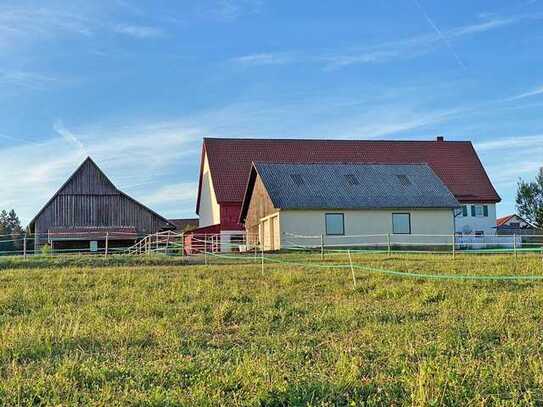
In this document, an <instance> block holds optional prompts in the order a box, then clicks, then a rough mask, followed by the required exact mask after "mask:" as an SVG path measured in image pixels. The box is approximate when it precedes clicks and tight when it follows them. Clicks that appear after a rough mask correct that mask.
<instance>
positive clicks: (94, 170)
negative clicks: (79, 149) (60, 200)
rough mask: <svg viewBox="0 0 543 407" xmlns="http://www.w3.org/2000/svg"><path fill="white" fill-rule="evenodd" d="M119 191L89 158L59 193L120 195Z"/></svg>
mask: <svg viewBox="0 0 543 407" xmlns="http://www.w3.org/2000/svg"><path fill="white" fill-rule="evenodd" d="M118 194H119V191H118V190H117V188H115V186H114V185H113V183H112V182H111V181H110V180H109V179H108V178H107V177H106V175H105V174H104V173H103V172H102V170H100V168H98V166H97V165H96V164H95V163H94V162H93V161H92V160H90V159H87V160H85V161H84V162H83V164H82V165H81V166H80V167H79V168H78V169H77V170H76V172H75V173H74V174H73V175H72V176H71V177H70V178H69V180H68V182H67V183H66V184H64V186H63V187H62V188H61V189H60V191H59V192H58V195H118Z"/></svg>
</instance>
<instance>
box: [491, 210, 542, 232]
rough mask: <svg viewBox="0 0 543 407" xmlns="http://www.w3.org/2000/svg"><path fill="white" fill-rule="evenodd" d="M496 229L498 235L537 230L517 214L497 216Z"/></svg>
mask: <svg viewBox="0 0 543 407" xmlns="http://www.w3.org/2000/svg"><path fill="white" fill-rule="evenodd" d="M496 229H497V232H498V234H499V235H513V234H519V235H520V234H530V233H535V232H536V231H537V229H536V228H535V227H534V226H533V225H532V224H530V223H529V222H528V221H526V220H525V219H523V218H521V217H520V216H519V215H517V214H513V215H508V216H504V217H502V218H498V219H497V220H496Z"/></svg>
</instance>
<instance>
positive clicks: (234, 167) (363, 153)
mask: <svg viewBox="0 0 543 407" xmlns="http://www.w3.org/2000/svg"><path fill="white" fill-rule="evenodd" d="M204 153H207V157H208V159H209V166H210V169H211V177H212V180H213V186H214V188H215V193H216V196H217V201H218V202H219V203H226V202H231V203H239V202H241V201H242V200H243V194H244V192H245V186H246V182H247V179H248V176H249V172H250V170H251V165H252V162H256V161H258V162H277V163H315V162H329V163H337V162H344V163H372V164H420V163H427V164H428V165H429V166H430V167H431V168H432V169H433V170H434V172H435V173H436V174H437V175H438V176H439V177H440V178H441V180H442V181H443V183H444V184H445V185H446V186H447V187H448V188H449V190H450V191H451V192H452V193H453V194H454V195H455V197H456V198H457V199H458V200H459V201H460V202H488V203H493V202H499V201H501V198H500V197H499V195H498V193H497V192H496V190H495V189H494V187H493V186H492V183H491V182H490V179H489V178H488V175H487V174H486V171H485V169H484V168H483V165H482V164H481V161H480V160H479V157H478V156H477V153H476V152H475V149H474V148H473V145H472V144H471V142H469V141H442V140H438V141H375V140H370V141H359V140H302V139H229V138H224V139H220V138H205V139H204V144H203V148H202V158H203V157H204ZM202 166H203V162H202ZM201 177H202V174H201V171H200V186H199V188H201V181H202V179H201ZM199 206H200V191H199V193H198V202H197V207H196V211H197V212H199Z"/></svg>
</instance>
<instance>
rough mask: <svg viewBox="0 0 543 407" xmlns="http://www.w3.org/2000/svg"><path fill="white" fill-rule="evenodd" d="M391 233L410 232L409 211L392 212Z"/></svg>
mask: <svg viewBox="0 0 543 407" xmlns="http://www.w3.org/2000/svg"><path fill="white" fill-rule="evenodd" d="M392 233H394V234H395V235H410V234H411V215H410V214H409V213H393V214H392Z"/></svg>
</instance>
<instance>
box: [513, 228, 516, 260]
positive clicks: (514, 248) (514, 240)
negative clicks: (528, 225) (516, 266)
mask: <svg viewBox="0 0 543 407" xmlns="http://www.w3.org/2000/svg"><path fill="white" fill-rule="evenodd" d="M513 251H514V253H515V259H516V258H517V234H516V233H515V234H514V235H513Z"/></svg>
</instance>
